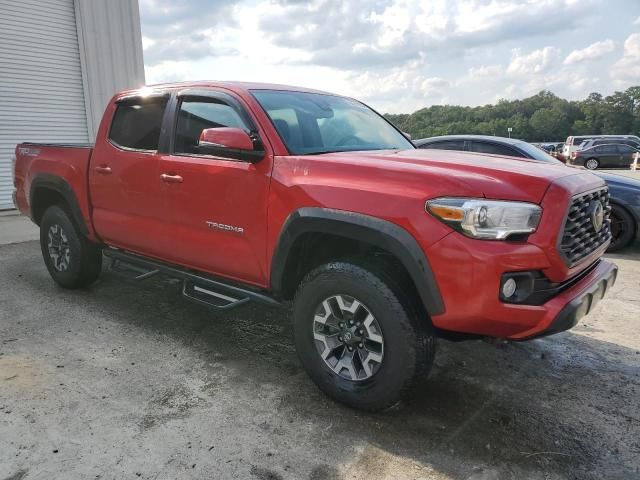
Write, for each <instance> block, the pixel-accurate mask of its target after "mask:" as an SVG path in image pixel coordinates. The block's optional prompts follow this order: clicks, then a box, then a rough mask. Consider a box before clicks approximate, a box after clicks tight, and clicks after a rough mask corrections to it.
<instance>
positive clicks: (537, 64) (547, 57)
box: [507, 47, 560, 75]
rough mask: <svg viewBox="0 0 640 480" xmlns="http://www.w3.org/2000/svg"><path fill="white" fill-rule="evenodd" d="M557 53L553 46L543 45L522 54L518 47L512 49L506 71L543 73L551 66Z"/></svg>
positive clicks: (520, 73) (512, 72)
mask: <svg viewBox="0 0 640 480" xmlns="http://www.w3.org/2000/svg"><path fill="white" fill-rule="evenodd" d="M559 53H560V52H559V50H558V49H557V48H555V47H544V48H541V49H539V50H534V51H532V52H530V53H527V54H523V53H522V52H521V50H520V49H519V48H516V49H513V50H512V51H511V63H510V64H509V66H508V67H507V73H508V74H511V75H529V74H532V73H544V72H546V71H548V70H549V69H550V68H551V67H552V66H553V64H554V63H555V61H556V59H557V58H558V54H559Z"/></svg>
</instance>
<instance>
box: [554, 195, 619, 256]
mask: <svg viewBox="0 0 640 480" xmlns="http://www.w3.org/2000/svg"><path fill="white" fill-rule="evenodd" d="M597 201H599V202H600V203H602V206H603V208H604V220H603V223H602V228H601V229H600V231H598V232H597V231H596V229H595V227H594V224H593V219H592V217H593V215H592V212H593V210H594V208H595V207H596V206H597V204H596V203H595V202H597ZM610 216H611V206H610V205H609V190H608V189H607V188H606V187H604V188H602V189H600V190H596V191H594V192H589V193H583V194H580V195H578V196H575V197H573V200H572V201H571V206H570V207H569V213H568V214H567V220H566V222H565V224H564V230H563V234H562V241H561V242H560V253H561V254H562V256H563V257H564V258H565V261H566V262H567V264H568V265H569V266H570V267H572V266H574V265H576V264H578V263H580V261H581V260H582V259H583V258H585V257H587V256H589V254H591V253H592V252H594V251H595V250H597V249H598V248H599V247H601V246H602V245H604V244H605V243H606V242H608V241H609V240H610V239H611V222H610Z"/></svg>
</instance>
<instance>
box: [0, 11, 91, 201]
mask: <svg viewBox="0 0 640 480" xmlns="http://www.w3.org/2000/svg"><path fill="white" fill-rule="evenodd" d="M0 12H2V15H1V16H0V209H5V208H12V207H13V203H12V201H11V193H12V191H13V179H12V178H11V158H12V156H13V151H14V148H15V146H16V144H18V143H20V142H25V141H30V142H62V143H86V142H88V140H89V134H88V130H87V115H86V111H85V104H84V90H83V83H82V69H81V63H80V51H79V47H78V34H77V29H76V22H75V10H74V3H73V0H37V1H30V0H0ZM34 12H37V15H34Z"/></svg>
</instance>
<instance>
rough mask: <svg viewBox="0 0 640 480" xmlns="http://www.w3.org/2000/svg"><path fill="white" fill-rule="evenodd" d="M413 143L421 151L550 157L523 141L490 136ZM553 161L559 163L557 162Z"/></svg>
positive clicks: (450, 136) (457, 136)
mask: <svg viewBox="0 0 640 480" xmlns="http://www.w3.org/2000/svg"><path fill="white" fill-rule="evenodd" d="M413 143H414V144H415V146H416V147H418V148H421V149H438V150H463V151H466V152H477V153H490V154H493V155H506V156H509V157H520V158H534V159H535V158H536V157H537V156H540V155H545V157H549V155H548V154H547V153H546V152H544V151H543V150H541V149H539V148H537V147H534V146H533V145H532V144H530V143H528V142H525V141H523V140H518V139H517V138H506V137H492V136H489V135H443V136H440V137H430V138H423V139H420V140H414V142H413ZM553 161H554V162H555V163H558V162H557V161H556V160H553Z"/></svg>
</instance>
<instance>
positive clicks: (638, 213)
mask: <svg viewBox="0 0 640 480" xmlns="http://www.w3.org/2000/svg"><path fill="white" fill-rule="evenodd" d="M443 142H444V143H443ZM480 142H482V144H483V146H482V147H481V148H482V150H485V151H486V150H489V148H492V149H493V150H494V151H495V152H499V153H497V154H499V155H510V156H513V157H519V158H529V159H532V160H538V161H540V162H546V163H551V164H557V163H558V160H556V159H555V158H553V157H551V156H549V155H548V154H546V153H545V152H543V151H542V150H540V149H538V148H535V147H533V148H526V145H527V143H526V142H523V141H522V140H516V139H513V138H505V137H478V136H477V135H450V136H447V137H432V138H424V139H421V140H416V141H415V142H414V143H415V145H416V146H418V148H434V145H435V146H436V148H443V147H448V148H451V149H452V150H466V151H470V150H472V149H474V148H475V149H478V148H479V147H478V146H477V145H478V144H479V143H480ZM530 147H532V146H531V145H530ZM595 174H596V175H598V176H599V177H600V178H602V179H604V180H605V181H606V182H607V185H608V186H609V195H610V199H611V223H612V234H613V239H612V241H611V245H610V246H609V248H608V250H607V251H609V252H614V251H616V250H620V249H621V248H624V247H626V246H628V245H629V244H630V243H631V242H633V240H634V239H635V238H636V237H637V234H638V229H639V225H640V181H638V180H635V179H632V178H628V177H623V176H620V175H612V174H608V173H602V172H595Z"/></svg>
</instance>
